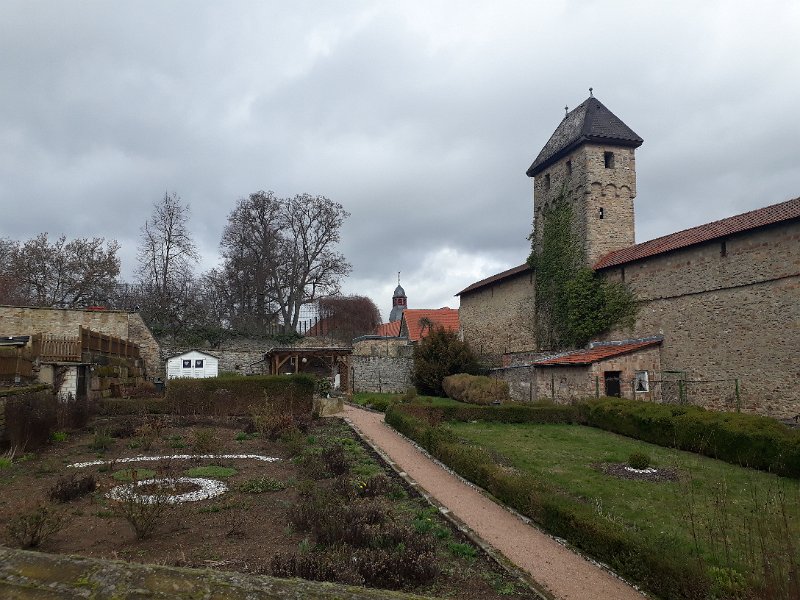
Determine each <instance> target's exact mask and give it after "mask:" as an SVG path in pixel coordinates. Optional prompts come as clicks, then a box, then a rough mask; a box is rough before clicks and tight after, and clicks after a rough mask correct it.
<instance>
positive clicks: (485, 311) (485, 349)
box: [458, 271, 535, 365]
mask: <svg viewBox="0 0 800 600" xmlns="http://www.w3.org/2000/svg"><path fill="white" fill-rule="evenodd" d="M534 305H535V279H534V276H533V272H532V271H528V272H527V273H521V274H519V275H517V276H515V277H511V278H508V279H505V280H503V281H500V282H497V283H494V284H490V285H487V286H485V287H482V288H479V289H477V290H475V291H473V292H468V293H466V294H464V295H462V296H461V304H460V306H459V309H458V320H459V323H460V326H461V334H462V336H463V339H464V341H465V342H467V343H468V344H469V346H470V348H472V350H473V352H475V353H476V354H478V355H479V356H481V357H482V358H483V360H484V361H485V362H487V363H489V364H491V365H499V364H500V362H501V357H502V355H503V354H504V353H506V352H518V351H521V350H531V349H532V346H533V344H532V343H531V341H532V340H533V339H534Z"/></svg>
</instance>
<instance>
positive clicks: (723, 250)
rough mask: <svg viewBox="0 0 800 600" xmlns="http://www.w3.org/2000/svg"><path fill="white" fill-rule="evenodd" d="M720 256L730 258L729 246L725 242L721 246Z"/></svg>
mask: <svg viewBox="0 0 800 600" xmlns="http://www.w3.org/2000/svg"><path fill="white" fill-rule="evenodd" d="M719 255H720V256H728V244H727V242H726V241H725V240H722V243H721V244H720V247H719Z"/></svg>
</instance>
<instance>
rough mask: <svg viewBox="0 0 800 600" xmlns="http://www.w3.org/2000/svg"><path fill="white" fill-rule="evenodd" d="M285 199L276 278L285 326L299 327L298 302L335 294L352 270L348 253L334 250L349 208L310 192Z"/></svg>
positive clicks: (278, 299) (274, 273)
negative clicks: (347, 258)
mask: <svg viewBox="0 0 800 600" xmlns="http://www.w3.org/2000/svg"><path fill="white" fill-rule="evenodd" d="M282 205H283V208H284V211H283V215H282V217H283V218H282V223H281V224H282V225H283V227H282V228H281V232H280V236H279V240H280V254H279V256H280V260H278V261H276V264H275V265H274V269H273V272H272V277H273V281H272V283H273V289H274V290H275V295H276V298H275V300H276V302H277V304H278V306H279V307H280V311H281V316H282V320H283V323H284V327H285V328H286V330H287V331H295V330H296V329H297V322H298V321H299V320H300V308H301V307H302V306H303V305H304V304H307V303H309V302H312V301H314V300H315V299H316V298H318V297H320V296H327V295H333V294H337V293H338V292H339V283H340V281H341V278H342V277H344V276H346V275H347V274H348V273H350V265H349V264H348V263H347V261H346V260H345V258H344V256H343V255H342V254H340V253H338V252H336V251H335V250H334V248H335V246H336V244H337V243H338V242H339V240H340V236H341V228H342V224H343V223H344V220H345V219H346V218H347V217H349V216H350V213H348V212H347V211H346V210H345V209H344V207H343V206H342V205H341V204H339V203H338V202H333V201H332V200H329V199H328V198H326V197H325V196H311V195H309V194H301V195H298V196H295V197H294V198H291V199H287V200H285V201H284V202H283V203H282Z"/></svg>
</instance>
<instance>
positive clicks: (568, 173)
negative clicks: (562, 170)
mask: <svg viewBox="0 0 800 600" xmlns="http://www.w3.org/2000/svg"><path fill="white" fill-rule="evenodd" d="M567 175H572V161H571V160H568V161H567Z"/></svg>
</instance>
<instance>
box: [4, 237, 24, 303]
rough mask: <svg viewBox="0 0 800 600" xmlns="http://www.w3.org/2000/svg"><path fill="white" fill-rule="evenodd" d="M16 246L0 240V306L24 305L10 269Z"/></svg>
mask: <svg viewBox="0 0 800 600" xmlns="http://www.w3.org/2000/svg"><path fill="white" fill-rule="evenodd" d="M18 246H19V244H18V243H17V242H16V241H14V240H9V239H6V238H0V304H25V303H26V300H27V299H26V298H25V297H24V296H23V294H22V289H21V285H20V281H19V278H18V277H17V275H16V273H14V270H13V267H12V259H13V257H14V253H15V252H16V251H17V247H18Z"/></svg>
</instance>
